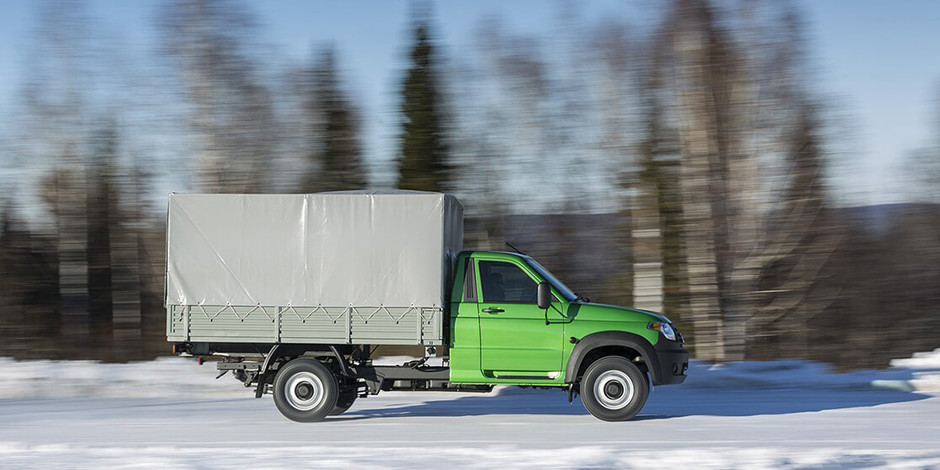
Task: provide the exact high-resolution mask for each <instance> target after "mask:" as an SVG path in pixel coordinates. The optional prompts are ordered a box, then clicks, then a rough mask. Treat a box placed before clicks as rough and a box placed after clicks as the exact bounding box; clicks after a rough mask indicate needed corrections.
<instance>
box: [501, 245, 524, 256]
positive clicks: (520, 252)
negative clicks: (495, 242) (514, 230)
mask: <svg viewBox="0 0 940 470" xmlns="http://www.w3.org/2000/svg"><path fill="white" fill-rule="evenodd" d="M506 246H508V247H509V248H512V251H515V252H516V253H519V254H520V255H522V256H529V255H527V254H525V253H523V252H522V250H520V249H518V248H516V247H514V246H512V243H509V242H506Z"/></svg>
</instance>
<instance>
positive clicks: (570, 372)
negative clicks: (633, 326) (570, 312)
mask: <svg viewBox="0 0 940 470" xmlns="http://www.w3.org/2000/svg"><path fill="white" fill-rule="evenodd" d="M604 346H620V347H625V348H628V349H632V350H634V351H636V352H637V353H638V354H639V355H640V357H642V358H643V362H645V363H646V368H647V369H649V372H650V375H652V378H653V383H659V382H660V377H659V375H660V374H661V372H660V369H659V357H657V355H656V350H655V349H653V345H652V344H650V342H649V341H647V340H646V338H644V337H642V336H640V335H637V334H633V333H627V332H626V331H600V332H597V333H591V334H589V335H587V336H585V337H584V338H581V340H580V341H578V344H576V345H575V346H574V349H572V350H571V355H570V356H568V365H567V367H566V368H565V383H574V381H575V380H577V378H578V377H577V375H578V369H580V368H581V363H582V362H583V361H584V358H585V357H587V355H588V353H589V352H591V351H592V350H594V349H597V348H601V347H604Z"/></svg>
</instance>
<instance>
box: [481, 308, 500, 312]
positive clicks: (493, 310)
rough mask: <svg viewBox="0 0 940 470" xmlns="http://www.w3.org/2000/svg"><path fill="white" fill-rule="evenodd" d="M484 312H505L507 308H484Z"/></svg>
mask: <svg viewBox="0 0 940 470" xmlns="http://www.w3.org/2000/svg"><path fill="white" fill-rule="evenodd" d="M483 312H484V313H499V312H505V310H503V309H501V308H484V309H483Z"/></svg>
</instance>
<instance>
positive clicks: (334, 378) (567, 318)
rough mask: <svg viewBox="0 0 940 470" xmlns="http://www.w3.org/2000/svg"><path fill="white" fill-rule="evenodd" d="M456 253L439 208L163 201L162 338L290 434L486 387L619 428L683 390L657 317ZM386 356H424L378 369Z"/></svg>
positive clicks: (453, 230) (676, 344)
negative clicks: (654, 396) (384, 396)
mask: <svg viewBox="0 0 940 470" xmlns="http://www.w3.org/2000/svg"><path fill="white" fill-rule="evenodd" d="M462 245H463V208H462V206H461V205H460V203H459V202H458V201H457V200H456V198H454V197H453V196H450V195H446V194H440V193H426V192H415V191H391V192H376V191H371V192H334V193H319V194H299V195H204V194H171V195H170V198H169V204H168V215H167V285H166V308H167V339H168V341H170V342H172V343H173V350H174V352H175V353H176V354H179V355H186V356H196V357H199V358H200V362H201V360H202V359H206V358H215V359H217V361H216V366H217V368H218V369H219V371H220V376H221V375H222V374H225V373H228V372H231V373H232V375H234V376H235V377H236V378H237V379H238V380H239V381H241V382H242V383H243V384H244V386H246V387H250V388H253V389H254V392H255V396H256V397H259V398H260V397H262V396H263V395H265V394H273V396H274V401H275V404H276V406H277V408H278V410H279V411H281V413H282V414H283V415H284V416H285V417H287V418H289V419H291V420H294V421H301V422H312V421H320V420H323V419H324V418H326V417H327V416H330V415H336V414H340V413H343V412H344V411H346V410H347V409H349V407H351V406H352V404H353V403H354V402H355V400H356V399H357V398H365V397H368V396H370V395H376V394H378V393H379V392H381V391H390V390H407V391H456V392H488V391H490V390H492V388H493V387H494V386H496V385H509V386H521V387H539V388H556V389H561V390H565V391H567V392H568V393H567V396H568V400H569V401H571V400H573V397H574V396H575V395H580V397H581V400H582V402H583V403H584V406H585V408H587V410H588V411H589V412H590V413H591V414H592V415H594V416H595V417H597V418H600V419H602V420H606V421H622V420H629V419H631V418H633V417H634V416H636V414H637V413H639V411H640V410H641V409H642V408H643V405H644V404H645V403H646V399H647V397H648V395H649V391H650V387H651V385H666V384H679V383H682V382H683V381H684V380H685V377H686V370H687V368H688V360H689V354H688V353H687V352H686V351H685V350H684V349H683V347H682V342H683V339H682V335H681V334H680V333H679V331H678V330H677V329H676V327H675V326H674V325H673V324H672V322H670V321H669V319H668V318H666V317H665V316H663V315H660V314H658V313H654V312H648V311H643V310H638V309H632V308H625V307H617V306H612V305H603V304H598V303H592V302H589V301H588V300H587V299H585V298H584V297H583V296H580V295H578V294H576V293H574V292H572V290H571V289H569V288H568V287H567V286H565V284H564V283H563V282H561V281H560V280H559V279H557V278H556V277H555V276H553V275H552V273H551V272H549V271H548V270H547V269H545V268H544V267H543V266H542V265H540V264H539V263H538V262H537V261H535V260H534V259H532V258H531V257H528V256H525V255H523V254H520V253H507V252H489V251H463V250H462ZM382 345H397V346H421V347H422V348H423V349H424V351H425V354H424V357H423V358H419V359H415V360H410V361H407V362H404V363H402V364H399V365H377V364H375V363H374V362H373V356H374V355H375V352H376V349H377V348H380V347H381V346H382ZM432 357H433V358H435V359H436V360H431V361H429V358H432Z"/></svg>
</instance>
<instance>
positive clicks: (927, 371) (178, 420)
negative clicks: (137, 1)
mask: <svg viewBox="0 0 940 470" xmlns="http://www.w3.org/2000/svg"><path fill="white" fill-rule="evenodd" d="M892 365H893V367H892V368H890V369H887V370H883V371H861V372H853V373H848V374H836V373H832V372H830V371H829V370H828V368H827V367H826V366H824V365H821V364H814V363H807V362H803V361H775V362H762V363H756V362H749V363H735V364H726V365H722V366H709V365H707V364H701V363H696V364H694V365H693V367H692V369H691V370H690V377H689V379H688V380H687V381H686V383H685V384H683V385H678V386H668V387H657V388H656V389H655V390H654V391H653V393H652V394H651V395H650V399H649V402H648V403H647V405H646V408H645V409H644V410H643V412H641V414H640V416H639V417H638V418H637V419H635V420H633V421H629V422H624V423H605V422H602V421H598V420H596V419H594V418H593V417H591V416H590V415H589V414H587V412H586V411H585V410H584V407H583V406H582V405H581V403H580V402H579V401H578V400H575V403H573V404H569V403H568V402H567V400H566V396H565V394H564V393H563V392H560V391H554V390H549V391H539V390H528V389H518V388H499V389H496V390H494V391H493V392H492V393H489V394H453V393H403V392H391V393H383V394H381V395H379V396H377V397H370V398H368V399H360V400H359V401H358V402H357V403H356V404H355V405H354V406H353V408H352V409H351V410H350V411H349V412H347V413H346V414H344V415H341V416H338V417H335V418H331V419H329V420H327V421H326V422H323V423H317V424H300V423H294V422H291V421H287V420H286V419H284V418H282V417H281V416H280V414H279V413H278V412H277V410H276V409H275V408H274V404H273V403H272V400H271V398H270V396H266V397H265V398H263V399H260V400H256V399H254V398H251V397H252V393H251V392H250V391H249V390H247V389H245V388H244V387H242V386H241V385H240V384H238V383H237V382H236V381H234V380H233V379H232V378H230V377H223V378H222V379H219V380H214V377H215V370H214V368H213V367H212V365H211V364H206V365H204V366H202V367H200V366H197V365H196V364H195V363H194V361H191V360H185V359H179V358H172V359H161V360H158V361H153V362H147V363H137V364H98V363H92V362H54V361H29V362H17V361H12V360H3V359H0V366H2V367H3V370H4V371H5V372H7V374H6V378H7V380H5V381H3V382H0V467H2V468H235V467H249V468H307V467H322V468H337V467H345V466H351V465H367V466H369V467H374V468H395V467H405V466H408V467H412V466H414V467H417V466H425V467H439V468H440V467H454V466H456V467H471V468H489V467H492V466H496V465H498V466H503V467H511V468H517V467H530V466H536V465H537V466H542V467H578V468H608V467H622V468H644V467H652V466H661V465H672V466H678V468H734V467H738V468H817V467H825V468H832V467H836V468H842V467H848V468H857V467H866V468H868V467H892V468H931V467H933V468H940V350H937V351H934V352H932V353H923V354H918V355H915V356H914V357H913V358H910V359H904V360H898V361H895V362H893V363H892Z"/></svg>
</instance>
